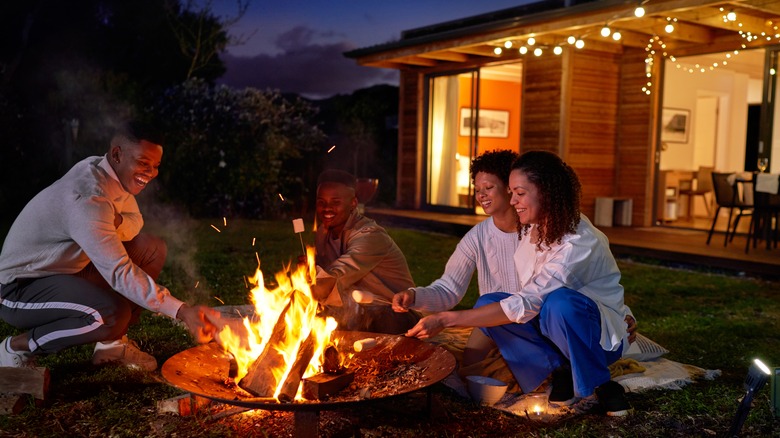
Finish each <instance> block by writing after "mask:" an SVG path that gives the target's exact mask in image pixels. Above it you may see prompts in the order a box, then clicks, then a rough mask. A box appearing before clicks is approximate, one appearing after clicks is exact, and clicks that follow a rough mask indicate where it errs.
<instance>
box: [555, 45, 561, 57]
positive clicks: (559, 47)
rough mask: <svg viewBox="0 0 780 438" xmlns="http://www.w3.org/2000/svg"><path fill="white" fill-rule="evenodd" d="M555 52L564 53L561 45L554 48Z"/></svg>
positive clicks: (557, 53)
mask: <svg viewBox="0 0 780 438" xmlns="http://www.w3.org/2000/svg"><path fill="white" fill-rule="evenodd" d="M553 53H555V54H556V55H560V54H561V53H563V48H562V47H561V46H555V47H554V48H553Z"/></svg>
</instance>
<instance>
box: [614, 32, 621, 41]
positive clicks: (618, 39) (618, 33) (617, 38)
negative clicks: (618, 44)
mask: <svg viewBox="0 0 780 438" xmlns="http://www.w3.org/2000/svg"><path fill="white" fill-rule="evenodd" d="M622 37H623V35H621V34H620V32H618V31H615V33H613V34H612V39H613V40H615V41H620V38H622Z"/></svg>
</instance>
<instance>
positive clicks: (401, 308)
mask: <svg viewBox="0 0 780 438" xmlns="http://www.w3.org/2000/svg"><path fill="white" fill-rule="evenodd" d="M413 305H414V290H412V289H407V290H405V291H402V292H398V293H397V294H395V295H393V310H395V311H396V312H399V313H403V312H408V311H409V308H410V307H412V306H413Z"/></svg>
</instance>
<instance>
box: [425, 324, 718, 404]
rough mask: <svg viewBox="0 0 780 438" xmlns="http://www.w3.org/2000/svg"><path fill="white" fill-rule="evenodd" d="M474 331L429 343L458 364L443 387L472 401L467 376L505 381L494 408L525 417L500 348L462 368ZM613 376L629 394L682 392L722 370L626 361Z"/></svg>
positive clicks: (615, 366) (458, 330)
mask: <svg viewBox="0 0 780 438" xmlns="http://www.w3.org/2000/svg"><path fill="white" fill-rule="evenodd" d="M471 330H472V329H471V328H456V329H447V330H444V331H442V332H441V333H440V334H439V335H437V336H436V337H434V338H432V339H430V340H429V342H432V343H434V344H436V345H439V346H441V347H442V348H445V349H447V350H448V351H450V352H451V353H452V354H453V356H455V359H456V361H457V363H458V366H457V367H456V369H455V371H454V372H453V373H452V374H450V375H449V376H447V378H446V379H444V380H443V383H444V384H445V385H447V386H448V387H450V388H452V389H453V390H455V391H456V392H457V393H458V394H460V395H461V396H463V397H466V398H469V394H468V390H467V387H466V384H465V383H464V379H465V377H466V376H469V375H480V376H487V377H492V378H495V379H498V380H501V381H503V382H506V383H507V393H506V395H504V397H503V398H502V399H501V400H500V401H499V402H498V403H496V404H495V405H494V407H495V408H497V409H501V410H505V411H508V412H512V413H514V414H521V413H524V409H522V410H520V411H518V406H522V405H523V403H522V401H523V394H522V391H521V390H520V387H519V385H518V384H517V381H515V378H514V376H513V375H512V372H511V371H509V367H508V366H507V365H506V362H504V359H503V358H502V357H501V354H500V353H499V351H498V349H497V348H495V349H493V350H492V351H491V352H490V353H489V354H488V356H487V357H486V358H485V359H484V360H482V361H481V362H478V363H476V364H473V365H470V366H467V367H461V366H460V363H461V359H462V358H463V349H464V347H465V346H466V341H467V340H468V337H469V335H470V334H471ZM645 339H646V338H645ZM650 342H652V341H650ZM610 373H611V375H612V379H613V380H615V381H616V382H619V383H620V384H621V385H623V387H624V388H625V390H626V392H641V391H646V390H649V389H673V390H678V389H682V388H683V387H684V386H686V385H688V384H690V383H693V382H694V381H696V380H700V379H705V380H712V379H714V378H716V377H718V376H720V374H721V372H720V370H707V369H704V368H700V367H697V366H694V365H688V364H683V363H679V362H675V361H673V360H669V359H665V358H663V357H656V358H653V359H652V360H641V361H640V360H636V359H632V358H628V357H625V358H623V359H620V360H618V361H617V362H615V363H614V364H612V366H610Z"/></svg>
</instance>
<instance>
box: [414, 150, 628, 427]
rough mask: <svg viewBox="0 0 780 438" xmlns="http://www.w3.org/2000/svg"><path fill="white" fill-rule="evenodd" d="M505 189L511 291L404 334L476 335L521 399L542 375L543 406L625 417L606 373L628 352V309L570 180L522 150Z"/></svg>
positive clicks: (548, 156)
mask: <svg viewBox="0 0 780 438" xmlns="http://www.w3.org/2000/svg"><path fill="white" fill-rule="evenodd" d="M509 188H510V190H511V193H512V198H511V204H512V206H514V208H515V211H516V212H517V217H518V225H517V226H518V233H519V237H520V244H519V247H518V248H517V251H516V252H515V255H514V258H515V266H516V269H517V274H518V280H519V282H520V291H519V292H517V293H508V292H496V293H490V294H485V295H482V296H481V297H480V298H479V299H478V301H477V304H476V306H475V307H474V309H469V310H462V311H447V312H440V313H436V314H433V315H430V316H427V317H425V318H423V319H421V320H420V322H419V323H418V324H417V325H416V326H415V327H413V328H412V329H411V330H409V332H407V336H415V337H418V338H421V339H425V338H428V337H431V336H435V335H436V334H437V333H439V332H440V331H441V330H443V329H444V328H447V327H480V328H481V330H482V332H484V333H485V334H486V335H487V336H488V337H490V338H491V339H492V340H493V341H494V342H495V343H496V344H497V345H498V347H499V349H500V351H501V354H502V356H503V357H504V360H505V361H506V362H507V365H508V366H509V368H510V369H511V370H512V373H513V375H514V376H515V378H516V379H517V381H518V383H519V384H520V387H521V388H522V389H523V392H526V393H528V392H532V391H534V390H535V389H537V388H538V387H539V386H540V385H541V384H542V383H543V382H544V381H545V380H546V379H547V378H548V376H550V375H552V393H551V395H550V401H551V402H553V401H555V402H560V403H562V404H573V403H577V405H576V406H575V410H576V411H589V412H590V411H593V410H595V409H600V410H601V411H602V412H605V413H606V414H608V415H614V416H619V415H626V414H628V413H629V412H630V410H631V406H630V405H629V404H628V402H627V400H626V399H625V394H624V391H623V387H622V386H621V385H620V384H619V383H616V382H614V381H612V380H610V373H609V369H608V366H609V365H610V364H611V363H613V362H615V361H616V360H618V359H619V358H620V357H621V355H622V352H623V349H624V348H628V344H629V342H628V337H629V333H628V332H627V330H626V323H625V321H624V320H625V318H626V317H627V316H628V315H630V310H629V308H628V307H627V306H626V305H625V304H624V302H623V287H622V286H621V285H620V271H619V270H618V267H617V264H616V262H615V259H614V257H613V256H612V253H611V252H610V250H609V243H608V241H607V238H606V236H605V235H604V234H603V233H602V232H600V231H599V230H598V229H596V228H595V227H594V226H593V225H592V224H591V222H590V221H589V220H588V218H586V217H585V216H584V215H582V214H581V213H580V197H581V185H580V182H579V179H578V177H577V175H576V173H575V172H574V170H573V169H572V168H571V167H570V166H568V165H567V164H566V163H564V162H563V160H561V159H560V157H558V156H557V155H555V154H553V153H551V152H546V151H530V152H526V153H524V154H523V155H521V156H520V158H519V159H518V160H517V161H515V163H514V164H513V165H512V171H511V173H510V176H509Z"/></svg>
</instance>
